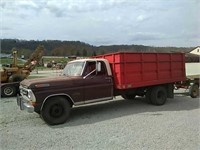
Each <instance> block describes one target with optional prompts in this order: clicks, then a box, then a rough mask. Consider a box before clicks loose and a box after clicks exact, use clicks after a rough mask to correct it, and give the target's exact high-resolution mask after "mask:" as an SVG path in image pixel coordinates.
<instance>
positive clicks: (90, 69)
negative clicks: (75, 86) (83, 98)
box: [84, 61, 96, 76]
mask: <svg viewBox="0 0 200 150" xmlns="http://www.w3.org/2000/svg"><path fill="white" fill-rule="evenodd" d="M88 74H90V75H92V76H93V75H96V62H95V61H92V62H87V64H86V68H85V71H84V76H86V75H88Z"/></svg>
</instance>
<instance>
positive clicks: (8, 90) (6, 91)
mask: <svg viewBox="0 0 200 150" xmlns="http://www.w3.org/2000/svg"><path fill="white" fill-rule="evenodd" d="M16 94H17V89H16V87H15V86H13V85H5V86H3V87H2V88H1V96H2V97H12V96H16Z"/></svg>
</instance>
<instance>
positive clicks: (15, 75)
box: [0, 46, 44, 97]
mask: <svg viewBox="0 0 200 150" xmlns="http://www.w3.org/2000/svg"><path fill="white" fill-rule="evenodd" d="M43 51H44V47H43V46H38V47H37V48H36V50H35V51H34V52H33V53H32V54H31V56H30V58H29V59H28V60H27V61H26V62H25V64H24V65H23V66H19V65H18V64H17V51H16V50H14V51H13V63H12V64H11V65H10V67H3V68H2V70H1V72H0V73H1V79H0V80H1V96H2V97H8V96H14V95H16V93H17V92H18V89H19V82H20V81H22V80H24V79H25V78H27V77H28V76H29V75H30V72H31V71H33V70H34V69H35V67H36V66H37V65H38V63H39V61H40V59H41V58H42V54H43Z"/></svg>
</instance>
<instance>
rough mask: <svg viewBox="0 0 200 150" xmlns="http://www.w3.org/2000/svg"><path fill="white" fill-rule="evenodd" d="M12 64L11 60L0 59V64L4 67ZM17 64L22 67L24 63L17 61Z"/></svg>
mask: <svg viewBox="0 0 200 150" xmlns="http://www.w3.org/2000/svg"><path fill="white" fill-rule="evenodd" d="M12 63H13V59H12V58H1V62H0V64H2V65H4V64H12ZM17 63H18V64H19V65H23V64H24V62H23V61H21V60H18V61H17Z"/></svg>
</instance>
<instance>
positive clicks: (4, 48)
mask: <svg viewBox="0 0 200 150" xmlns="http://www.w3.org/2000/svg"><path fill="white" fill-rule="evenodd" d="M40 44H41V45H44V47H45V49H46V50H45V55H52V56H69V55H76V56H93V55H98V54H105V53H110V52H117V51H133V52H188V51H190V50H191V49H193V48H192V47H190V48H187V47H152V46H144V45H109V46H93V45H90V44H87V43H84V42H80V41H59V40H43V41H35V40H30V41H27V40H18V39H1V53H7V54H9V53H11V50H12V49H13V48H14V47H15V48H16V49H17V50H18V53H19V55H20V54H23V55H25V57H28V56H29V55H30V53H31V52H32V51H33V50H34V49H35V48H36V47H37V46H38V45H40Z"/></svg>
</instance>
